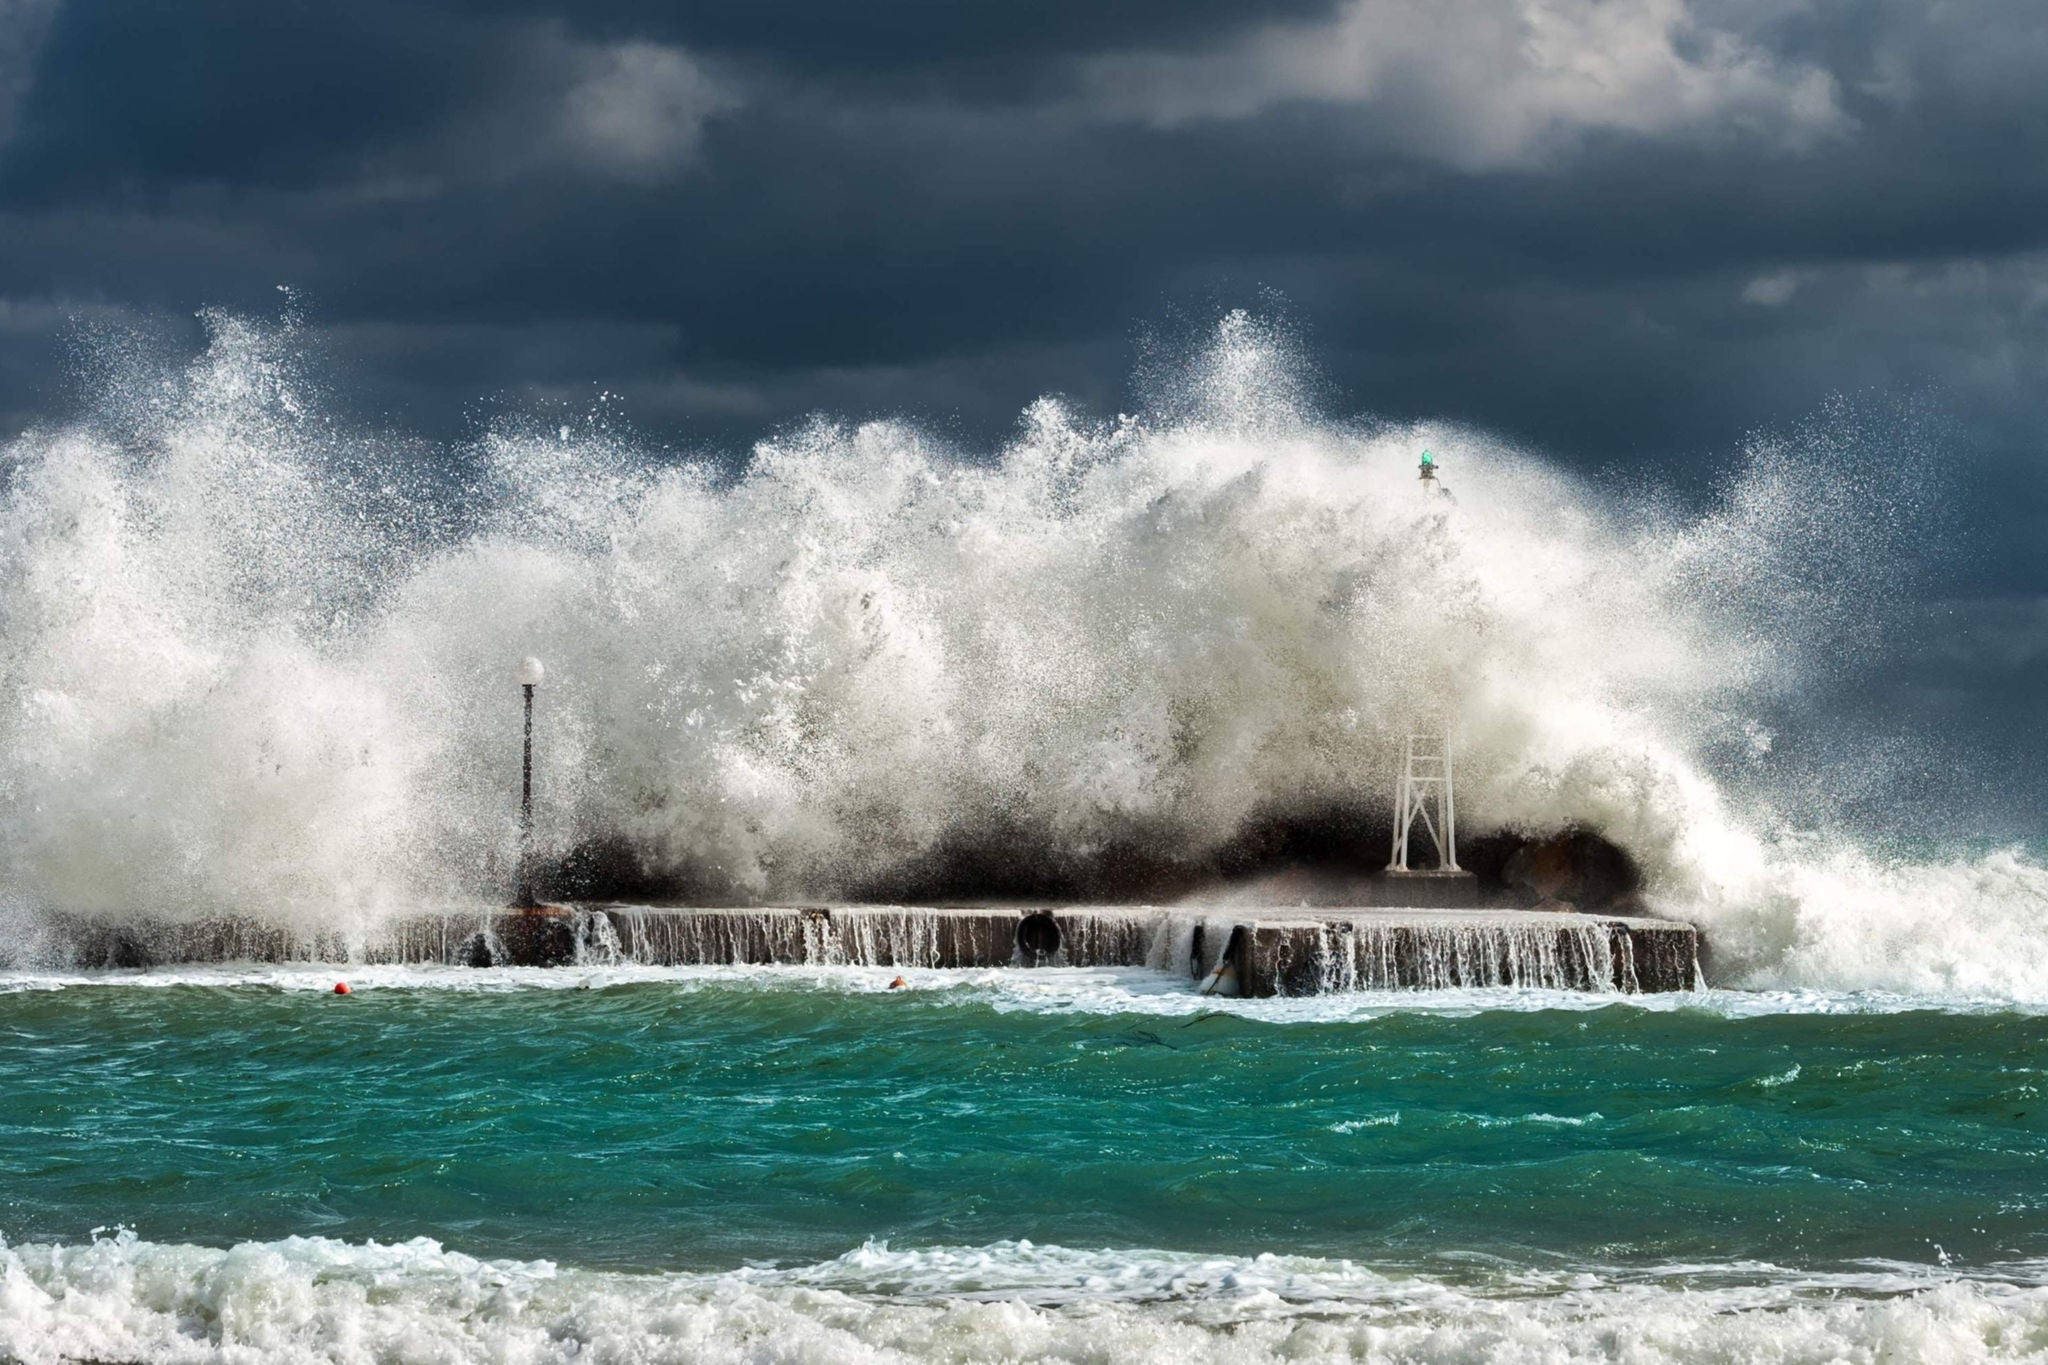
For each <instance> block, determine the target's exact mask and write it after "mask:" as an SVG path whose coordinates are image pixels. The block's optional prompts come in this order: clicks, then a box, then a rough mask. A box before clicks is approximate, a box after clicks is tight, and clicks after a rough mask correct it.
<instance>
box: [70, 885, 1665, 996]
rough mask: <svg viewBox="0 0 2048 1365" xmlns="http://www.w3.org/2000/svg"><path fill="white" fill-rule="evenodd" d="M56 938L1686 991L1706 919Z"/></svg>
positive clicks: (1255, 981)
mask: <svg viewBox="0 0 2048 1365" xmlns="http://www.w3.org/2000/svg"><path fill="white" fill-rule="evenodd" d="M53 938H54V941H53V943H52V944H51V945H50V948H49V951H48V952H46V953H45V956H50V955H56V956H60V957H61V958H62V959H63V960H64V962H65V964H66V965H74V966H81V967H102V968H107V967H111V968H137V967H147V966H152V965H158V964H168V963H174V962H231V961H259V962H294V961H299V962H309V963H310V962H371V963H393V962H438V963H447V964H456V965H472V966H489V965H516V966H557V965H566V964H571V963H590V964H597V963H612V962H632V963H644V964H648V965H655V966H694V965H731V966H740V965H769V964H785V965H815V966H824V965H855V966H878V967H955V968H959V967H968V968H997V967H1020V968H1030V967H1035V966H1073V967H1150V968H1153V969H1156V970H1161V971H1167V972H1173V973H1177V974H1181V975H1183V976H1185V977H1186V978H1187V979H1189V980H1190V981H1198V982H1208V983H1210V985H1211V986H1212V987H1217V988H1221V989H1224V990H1227V991H1232V992H1234V993H1239V994H1243V995H1249V996H1271V995H1314V994H1322V993H1327V992H1332V991H1349V990H1398V989H1430V988H1449V987H1461V986H1531V987H1544V988H1549V989H1570V990H1592V991H1621V992H1639V991H1673V990H1689V989H1692V988H1693V987H1694V986H1695V985H1696V984H1698V983H1699V981H1700V942H1699V935H1698V932H1697V931H1696V930H1695V929H1694V928H1693V927H1692V926H1691V925H1689V924H1683V923H1678V922H1675V921H1670V920H1654V919H1645V918H1636V917H1625V916H1610V915H1586V914H1575V913H1551V912H1543V911H1528V910H1457V909H1435V908H1406V907H1390V906H1358V907H1342V908H1316V909H1308V908H1296V907H1279V906H1233V907H1220V906H1219V907H1188V906H1178V907H1163V906H1107V905H1102V906H1085V905H1060V906H947V907H928V906H887V905H834V906H823V905H820V906H781V907H767V908H760V907H745V908H739V907H734V908H701V909H699V908H692V909H673V908H657V907H649V906H631V905H601V906H578V907H568V908H560V909H557V910H554V911H552V912H545V913H537V914H536V913H529V912H516V911H505V912H498V913H491V914H485V915H422V916H413V917H409V918H406V919H402V920H399V921H395V922H392V923H390V924H388V925H386V926H384V927H383V928H382V929H380V930H379V931H378V932H377V933H376V934H374V935H371V936H368V937H366V938H363V939H360V940H348V939H344V938H342V937H340V936H336V935H324V934H323V935H315V936H310V937H308V936H298V935H294V934H292V933H290V932H289V931H287V930H283V929H278V928H274V927H267V926H263V925H258V924H253V923H250V922H244V921H210V922H204V923H198V924H185V925H168V924H159V925H146V924H144V925H133V924H123V925H96V924H90V923H84V922H79V923H73V924H70V925H66V926H59V927H58V931H57V933H56V934H55V935H54V936H53ZM52 965H54V964H52Z"/></svg>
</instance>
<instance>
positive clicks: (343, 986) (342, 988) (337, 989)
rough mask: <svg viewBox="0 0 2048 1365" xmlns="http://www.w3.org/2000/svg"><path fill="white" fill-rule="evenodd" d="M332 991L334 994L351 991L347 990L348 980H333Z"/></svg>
mask: <svg viewBox="0 0 2048 1365" xmlns="http://www.w3.org/2000/svg"><path fill="white" fill-rule="evenodd" d="M334 993H335V994H336V995H348V994H350V993H351V992H350V991H349V988H348V982H346V981H337V982H335V983H334Z"/></svg>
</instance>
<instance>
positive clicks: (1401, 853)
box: [1388, 731, 1462, 872]
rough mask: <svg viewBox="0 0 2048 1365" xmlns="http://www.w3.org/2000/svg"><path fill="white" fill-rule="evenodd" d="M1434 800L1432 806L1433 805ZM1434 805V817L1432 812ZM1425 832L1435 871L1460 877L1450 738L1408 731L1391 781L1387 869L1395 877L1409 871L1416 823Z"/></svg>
mask: <svg viewBox="0 0 2048 1365" xmlns="http://www.w3.org/2000/svg"><path fill="white" fill-rule="evenodd" d="M1432 798H1433V802H1432ZM1432 803H1433V804H1434V805H1435V807H1436V810H1435V814H1434V815H1432V814H1431V811H1430V807H1431V805H1432ZM1417 820H1420V821H1421V822H1422V827H1423V828H1424V829H1426V830H1428V831H1429V837H1430V840H1431V842H1433V843H1434V844H1435V845H1436V864H1437V869H1438V870H1439V871H1442V872H1458V871H1461V870H1462V869H1460V868H1459V866H1458V793H1457V787H1456V784H1455V781H1454V779H1453V777H1452V773H1451V737H1450V735H1449V734H1448V733H1442V734H1428V733H1423V732H1420V731H1410V732H1409V734H1408V737H1407V740H1406V742H1405V743H1404V744H1403V745H1402V750H1401V773H1400V776H1399V777H1398V778H1397V779H1396V780H1395V782H1394V848H1393V856H1392V858H1391V859H1390V860H1389V862H1388V867H1390V868H1391V869H1392V870H1393V871H1396V872H1408V871H1412V870H1413V869H1411V868H1410V867H1409V866H1408V853H1409V843H1410V835H1411V834H1412V833H1413V831H1414V828H1415V822H1416V821H1417Z"/></svg>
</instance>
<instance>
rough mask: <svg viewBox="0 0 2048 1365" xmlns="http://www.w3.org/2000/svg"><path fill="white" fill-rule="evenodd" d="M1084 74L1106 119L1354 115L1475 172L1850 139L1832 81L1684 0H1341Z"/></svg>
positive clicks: (1094, 64) (1108, 62)
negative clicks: (1841, 135)
mask: <svg viewBox="0 0 2048 1365" xmlns="http://www.w3.org/2000/svg"><path fill="white" fill-rule="evenodd" d="M1083 77H1084V80H1085V83H1086V86H1087V89H1088V92H1089V94H1088V99H1089V103H1090V105H1091V106H1092V107H1093V109H1094V110H1095V111H1096V112H1098V113H1100V114H1106V115H1108V116H1110V117H1119V118H1129V119H1135V120H1139V121H1143V122H1147V123H1151V124H1155V125H1160V126H1174V125H1179V124H1185V123H1190V122H1196V121H1201V120H1210V119H1230V118H1242V117H1247V116H1250V115H1253V114H1257V113H1260V112H1263V111H1265V110H1267V109H1271V108H1274V107H1276V106H1279V105H1283V104H1286V103H1289V102H1297V101H1301V102H1316V103H1322V104H1337V105H1353V106H1357V107H1358V108H1359V112H1360V114H1361V117H1362V118H1365V119H1369V120H1370V122H1369V123H1368V124H1366V125H1365V126H1366V127H1367V129H1368V130H1369V131H1370V132H1373V133H1376V134H1378V135H1380V136H1383V137H1385V138H1387V139H1388V140H1390V141H1392V142H1394V143H1395V144H1397V145H1399V146H1401V147H1403V148H1404V149H1406V150H1409V151H1411V152H1414V153H1416V154H1419V155H1423V156H1427V157H1430V158H1432V159H1437V160H1442V161H1447V162H1450V163H1452V164H1454V165H1459V166H1463V167H1466V168H1469V169H1488V168H1493V167H1499V166H1507V165H1516V164H1527V163H1530V162H1534V161H1539V160H1541V159H1542V158H1543V157H1545V156H1546V155H1549V154H1552V153H1554V152H1555V151H1557V150H1559V149H1560V147H1561V146H1563V145H1566V144H1568V143H1569V142H1570V141H1571V140H1573V139H1574V138H1575V137H1577V136H1579V135H1582V134H1584V133H1586V132H1589V131H1594V130H1613V131H1618V132H1623V133H1632V134H1639V135H1645V136H1664V135H1672V134H1677V133H1682V132H1688V131H1702V130H1713V129H1725V128H1729V127H1733V128H1737V129H1740V130H1741V131H1743V132H1744V133H1746V134H1749V135H1752V136H1757V135H1760V136H1762V137H1764V138H1766V139H1769V140H1772V141H1775V142H1778V143H1780V144H1782V145H1784V146H1786V147H1789V148H1800V147H1804V146H1808V145H1811V144H1812V143H1813V142H1815V141H1817V140H1819V139H1821V138H1824V137H1826V136H1828V135H1829V134H1831V133H1834V132H1836V131H1838V130H1840V129H1841V128H1842V127H1844V126H1845V124H1846V117H1845V116H1844V114H1843V113H1842V111H1841V109H1840V106H1839V105H1838V103H1837V101H1836V93H1837V92H1836V87H1835V82H1834V79H1833V77H1831V76H1830V75H1829V74H1827V73H1826V72H1824V71H1822V70H1820V69H1818V68H1816V67H1811V66H1803V65H1799V64H1796V63H1787V62H1783V61H1780V60H1778V59H1776V58H1774V57H1772V56H1771V55H1770V54H1768V53H1765V52H1763V51H1762V50H1760V49H1759V48H1757V47H1755V46H1753V45H1752V44H1750V43H1748V42H1746V41H1745V40H1744V39H1742V38H1741V37H1740V36H1739V35H1737V34H1735V33H1732V32H1729V31H1725V30H1721V29H1716V28H1714V27H1712V26H1710V25H1707V24H1705V23H1703V22H1701V21H1700V20H1699V19H1698V18H1697V17H1696V16H1695V15H1694V14H1693V13H1692V11H1691V10H1690V9H1689V8H1688V5H1687V0H1347V3H1346V4H1344V5H1343V7H1342V8H1341V9H1340V10H1339V11H1338V13H1337V14H1336V16H1335V17H1334V18H1333V19H1331V20H1330V21H1329V22H1327V23H1322V24H1314V25H1300V24H1291V25H1284V26H1273V27H1268V28H1265V29H1262V30H1260V31H1258V32H1257V33H1255V34H1253V35H1252V36H1251V37H1250V38H1248V39H1246V40H1244V41H1243V42H1241V43H1239V44H1238V45H1236V46H1235V47H1232V48H1229V49H1226V50H1221V51H1215V52H1208V53H1199V54H1185V53H1144V52H1139V53H1125V54H1117V55H1113V56H1107V57H1102V58H1096V59H1091V60H1090V61H1089V62H1087V63H1086V65H1085V66H1084V68H1083Z"/></svg>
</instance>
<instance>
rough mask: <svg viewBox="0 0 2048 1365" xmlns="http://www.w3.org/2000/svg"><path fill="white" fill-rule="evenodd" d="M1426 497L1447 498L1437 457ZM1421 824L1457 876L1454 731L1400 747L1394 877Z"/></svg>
mask: <svg viewBox="0 0 2048 1365" xmlns="http://www.w3.org/2000/svg"><path fill="white" fill-rule="evenodd" d="M1421 487H1422V495H1423V496H1424V497H1425V498H1427V499H1430V500H1431V501H1434V500H1435V499H1437V498H1439V497H1442V498H1445V499H1448V498H1449V494H1448V493H1447V492H1446V490H1445V489H1444V486H1443V485H1442V484H1440V483H1438V482H1437V477H1436V456H1434V455H1432V454H1430V452H1428V451H1426V450H1425V451H1423V452H1422V470H1421ZM1417 820H1420V821H1421V822H1422V827H1423V829H1425V830H1427V831H1428V832H1429V837H1430V841H1431V842H1432V843H1434V844H1435V845H1436V864H1437V865H1436V868H1435V870H1436V871H1438V872H1457V871H1459V870H1460V869H1459V867H1458V795H1457V789H1456V787H1455V786H1454V784H1453V782H1452V779H1451V736H1450V727H1449V726H1448V725H1444V726H1442V727H1441V728H1440V729H1439V730H1438V731H1436V732H1431V731H1427V730H1421V729H1416V730H1411V731H1410V732H1409V734H1408V739H1407V743H1406V744H1405V745H1403V746H1402V753H1401V775H1400V777H1399V779H1398V780H1397V781H1396V782H1395V784H1394V857H1393V861H1392V862H1391V863H1390V864H1389V865H1388V870H1389V871H1392V872H1412V871H1417V870H1421V869H1415V868H1411V867H1409V866H1408V852H1409V843H1410V840H1411V836H1412V835H1413V833H1414V829H1415V822H1416V821H1417Z"/></svg>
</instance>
